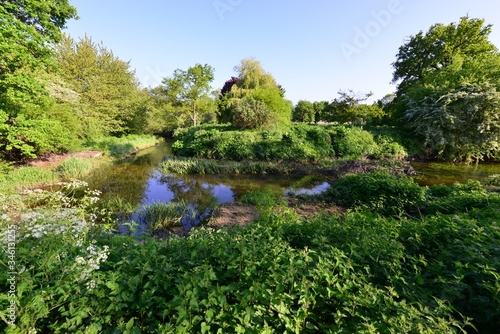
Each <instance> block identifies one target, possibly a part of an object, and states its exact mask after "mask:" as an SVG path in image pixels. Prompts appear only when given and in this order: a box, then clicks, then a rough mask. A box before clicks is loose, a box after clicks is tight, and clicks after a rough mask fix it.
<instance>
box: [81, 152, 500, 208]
mask: <svg viewBox="0 0 500 334" xmlns="http://www.w3.org/2000/svg"><path fill="white" fill-rule="evenodd" d="M167 154H171V151H170V145H168V144H162V145H159V146H156V147H153V148H150V149H147V150H143V151H140V152H138V153H137V154H136V155H134V156H132V157H130V158H128V159H126V160H123V161H120V162H117V163H114V164H111V165H108V166H105V167H103V168H100V169H99V170H97V171H95V172H94V173H92V174H91V175H90V176H89V177H88V178H87V179H86V181H87V182H88V183H89V185H90V187H91V188H93V189H99V190H101V191H102V192H103V197H121V198H123V199H124V200H126V201H127V202H129V203H130V204H132V205H134V206H139V205H141V204H151V203H153V202H172V201H174V202H175V201H183V202H186V203H190V204H192V205H193V206H194V207H195V208H197V210H199V211H203V210H204V208H207V207H209V206H213V204H215V203H219V204H221V203H227V202H232V201H234V200H235V199H237V198H238V197H239V196H241V195H243V194H244V193H245V192H247V191H248V190H252V189H260V188H268V189H270V190H271V192H273V193H274V194H277V195H280V194H284V193H287V192H294V193H318V192H321V191H323V190H325V189H326V188H327V187H328V183H327V180H326V178H325V177H323V176H303V175H228V174H222V175H174V174H171V175H168V174H162V173H160V172H158V171H157V170H156V169H155V168H156V166H157V165H158V164H159V163H160V162H161V161H162V159H163V157H164V155H167ZM412 165H413V167H414V168H415V169H416V170H417V171H418V172H420V173H421V175H420V176H418V177H416V178H415V179H416V181H417V182H418V183H419V184H421V185H432V184H439V183H447V184H451V183H453V182H466V181H467V180H479V181H481V180H484V179H485V178H487V177H488V176H490V175H493V174H500V164H498V163H496V164H493V163H492V164H479V165H463V164H461V165H456V164H452V163H413V164H412Z"/></svg>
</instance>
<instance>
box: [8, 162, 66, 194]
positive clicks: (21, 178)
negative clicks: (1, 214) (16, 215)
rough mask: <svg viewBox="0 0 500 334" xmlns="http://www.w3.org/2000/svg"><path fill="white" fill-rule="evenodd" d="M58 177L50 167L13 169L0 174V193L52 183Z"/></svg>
mask: <svg viewBox="0 0 500 334" xmlns="http://www.w3.org/2000/svg"><path fill="white" fill-rule="evenodd" d="M58 178H59V174H58V173H57V172H56V171H54V170H51V169H46V168H37V167H21V168H17V169H13V170H11V171H9V172H8V173H5V174H0V193H8V192H11V191H13V190H16V189H22V188H30V187H34V186H37V185H40V184H50V183H54V182H56V181H57V179H58Z"/></svg>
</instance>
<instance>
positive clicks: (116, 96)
mask: <svg viewBox="0 0 500 334" xmlns="http://www.w3.org/2000/svg"><path fill="white" fill-rule="evenodd" d="M56 50H57V57H56V60H57V65H58V66H57V67H58V73H59V75H60V76H61V77H62V78H63V79H64V80H66V81H67V82H68V83H69V84H70V85H71V88H72V89H73V90H75V91H76V92H77V93H79V94H80V98H81V101H82V108H84V112H82V115H84V119H83V121H84V122H85V123H86V124H87V128H88V129H89V131H93V132H94V135H102V134H107V133H122V132H126V131H128V128H127V123H128V122H129V120H130V119H133V118H135V115H134V113H135V112H136V111H137V110H136V109H134V102H135V100H136V98H137V95H138V94H139V89H138V82H137V79H136V77H135V73H134V72H133V71H131V69H130V65H129V63H128V62H125V61H122V60H120V59H119V58H118V57H116V56H115V55H114V54H113V52H112V51H110V50H108V49H107V48H106V47H105V46H104V45H103V44H102V43H100V44H97V43H95V42H93V41H92V38H90V37H88V36H85V37H84V38H81V39H80V40H79V41H78V42H76V41H75V40H74V39H73V38H71V37H69V36H64V38H63V39H62V41H61V43H59V44H58V45H57V46H56Z"/></svg>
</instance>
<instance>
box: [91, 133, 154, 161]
mask: <svg viewBox="0 0 500 334" xmlns="http://www.w3.org/2000/svg"><path fill="white" fill-rule="evenodd" d="M160 141H161V140H160V139H159V138H158V137H156V136H154V135H126V136H123V137H120V138H118V137H105V138H102V139H99V140H95V141H91V142H87V143H86V144H85V146H87V147H88V149H90V150H96V151H103V152H104V153H105V154H106V155H110V156H112V157H116V158H121V157H126V156H127V155H130V154H132V153H134V152H136V151H139V150H141V149H144V148H148V147H152V146H155V145H157V144H158V143H160Z"/></svg>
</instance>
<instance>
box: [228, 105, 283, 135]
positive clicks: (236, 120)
mask: <svg viewBox="0 0 500 334" xmlns="http://www.w3.org/2000/svg"><path fill="white" fill-rule="evenodd" d="M231 108H232V114H233V125H234V127H236V128H238V129H260V128H265V127H266V126H267V125H268V124H269V122H270V121H271V120H272V119H273V116H272V112H271V110H270V109H269V108H267V107H266V105H265V103H264V102H262V101H260V100H256V99H255V98H253V97H244V98H242V99H238V100H235V101H234V102H233V105H232V107H231Z"/></svg>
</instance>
